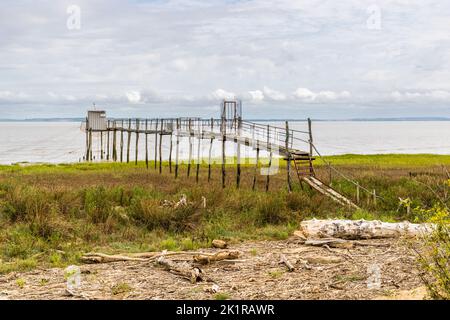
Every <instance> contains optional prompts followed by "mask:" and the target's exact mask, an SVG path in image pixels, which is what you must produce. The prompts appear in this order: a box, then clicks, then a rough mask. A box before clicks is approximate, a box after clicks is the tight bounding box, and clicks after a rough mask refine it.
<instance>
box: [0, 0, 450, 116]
mask: <svg viewBox="0 0 450 320" xmlns="http://www.w3.org/2000/svg"><path fill="white" fill-rule="evenodd" d="M73 5H75V7H73ZM78 9H80V14H79V15H78ZM78 17H79V18H80V19H78ZM233 97H236V98H239V99H242V101H243V106H244V116H246V117H248V118H255V117H257V118H305V117H308V116H311V117H314V118H329V119H330V118H355V117H397V116H450V1H442V0H417V1H413V0H391V1H389V0H379V1H375V0H374V1H364V0H343V1H336V0H329V1H327V0H308V1H307V0H279V1H277V0H271V1H270V0H256V1H253V0H228V1H226V0H208V1H206V0H205V1H200V0H174V1H164V0H155V1H150V0H148V1H144V0H128V1H125V0H124V1H118V0H113V1H111V0H100V1H97V0H86V1H77V0H72V1H63V0H61V1H56V0H51V1H50V0H49V1H39V0H38V1H37V0H33V1H31V0H30V1H20V0H3V1H1V3H0V118H30V117H66V116H69V117H81V116H83V115H84V114H85V111H86V109H87V108H89V106H90V105H92V103H93V102H95V103H96V104H97V105H98V106H99V108H102V109H105V110H107V112H108V114H109V115H111V116H117V117H119V116H125V117H136V116H140V117H142V116H148V117H154V116H186V115H192V116H204V117H212V116H218V105H219V102H220V100H221V99H224V98H233Z"/></svg>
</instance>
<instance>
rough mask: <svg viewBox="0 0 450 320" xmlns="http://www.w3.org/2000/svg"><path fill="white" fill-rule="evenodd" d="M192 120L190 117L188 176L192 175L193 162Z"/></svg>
mask: <svg viewBox="0 0 450 320" xmlns="http://www.w3.org/2000/svg"><path fill="white" fill-rule="evenodd" d="M191 126H192V121H191V119H189V125H188V128H189V159H188V167H187V176H188V177H189V176H190V175H191V162H192V132H191V128H192V127H191Z"/></svg>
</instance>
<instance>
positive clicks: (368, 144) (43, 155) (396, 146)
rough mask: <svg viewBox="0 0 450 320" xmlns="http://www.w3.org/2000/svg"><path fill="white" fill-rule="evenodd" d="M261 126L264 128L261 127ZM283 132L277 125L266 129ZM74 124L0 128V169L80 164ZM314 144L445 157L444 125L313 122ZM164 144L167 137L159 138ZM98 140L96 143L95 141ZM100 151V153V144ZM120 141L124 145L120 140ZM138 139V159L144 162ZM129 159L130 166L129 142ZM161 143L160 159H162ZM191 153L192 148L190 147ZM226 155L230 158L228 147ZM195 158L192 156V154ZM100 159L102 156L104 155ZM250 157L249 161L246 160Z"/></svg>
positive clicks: (340, 150) (448, 131)
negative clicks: (14, 165) (29, 164)
mask: <svg viewBox="0 0 450 320" xmlns="http://www.w3.org/2000/svg"><path fill="white" fill-rule="evenodd" d="M263 124H268V123H267V122H264V123H263ZM270 124H272V125H278V126H281V127H283V126H284V124H283V123H281V122H280V123H277V122H274V123H270ZM80 126H81V124H80V123H79V122H0V141H1V143H0V164H11V163H17V162H33V163H34V162H38V163H40V162H46V163H71V162H79V161H82V159H83V154H84V152H85V134H84V132H83V131H82V130H81V129H80ZM306 127H307V125H306V122H290V128H291V129H297V130H306ZM312 130H313V136H314V143H315V145H316V147H317V148H318V149H319V151H320V152H321V153H322V154H323V155H338V154H347V153H354V154H380V153H432V154H450V122H449V121H315V122H313V126H312ZM164 139H168V137H164ZM97 140H99V139H97ZM104 140H105V141H104V142H105V143H104V144H105V147H106V139H104ZM124 140H125V141H126V139H124ZM144 143H145V139H143V137H142V138H141V139H140V146H139V150H140V154H138V157H139V159H144V155H145V154H144V151H143V150H144ZM148 143H149V151H150V158H151V159H152V157H154V137H153V136H149V139H148ZM131 145H132V150H131V155H132V156H131V158H132V159H133V160H134V155H135V153H134V149H133V148H134V145H135V140H134V137H133V140H132V143H131ZM168 145H169V143H167V140H165V143H164V144H163V146H164V148H163V155H164V158H165V159H166V158H167V155H168V153H169V151H168ZM186 146H187V141H182V142H181V155H180V156H181V158H186V157H187V150H188V148H187V147H186ZM194 147H195V150H197V149H196V148H197V146H194ZM208 148H209V145H208V143H207V142H204V143H203V144H202V145H201V155H203V156H206V155H207V154H208ZM213 149H214V150H213V156H217V157H218V156H219V154H220V144H219V143H217V144H214V145H213ZM228 149H229V151H227V153H228V154H229V155H232V154H233V153H232V152H233V146H232V145H231V144H230V145H229V146H228ZM94 150H95V151H96V153H95V155H96V159H97V160H100V152H99V151H100V143H99V141H98V142H95V143H94ZM194 154H195V156H196V155H197V151H194ZM105 156H106V154H105ZM250 156H251V155H250Z"/></svg>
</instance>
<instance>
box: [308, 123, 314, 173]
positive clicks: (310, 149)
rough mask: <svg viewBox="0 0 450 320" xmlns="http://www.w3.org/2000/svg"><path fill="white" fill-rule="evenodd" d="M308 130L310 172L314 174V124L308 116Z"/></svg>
mask: <svg viewBox="0 0 450 320" xmlns="http://www.w3.org/2000/svg"><path fill="white" fill-rule="evenodd" d="M308 132H309V174H310V175H311V176H314V167H313V164H312V156H313V152H314V145H313V135H312V125H311V119H310V118H308Z"/></svg>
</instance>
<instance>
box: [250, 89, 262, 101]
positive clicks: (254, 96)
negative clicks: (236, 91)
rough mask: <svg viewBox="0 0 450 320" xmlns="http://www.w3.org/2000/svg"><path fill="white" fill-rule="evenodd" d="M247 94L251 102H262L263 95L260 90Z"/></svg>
mask: <svg viewBox="0 0 450 320" xmlns="http://www.w3.org/2000/svg"><path fill="white" fill-rule="evenodd" d="M248 94H249V95H250V100H251V101H252V102H261V101H263V100H264V93H263V92H262V91H261V90H255V91H249V92H248Z"/></svg>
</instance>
